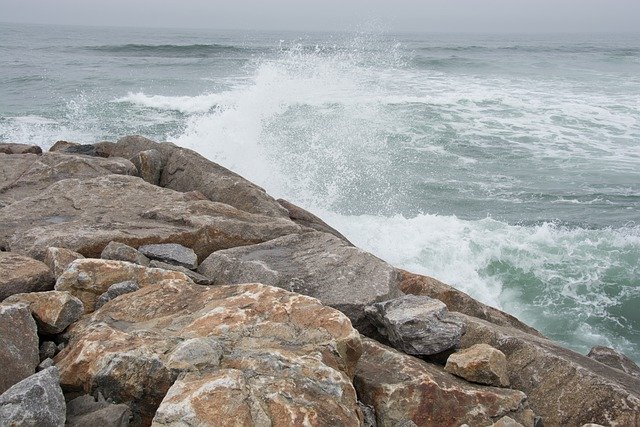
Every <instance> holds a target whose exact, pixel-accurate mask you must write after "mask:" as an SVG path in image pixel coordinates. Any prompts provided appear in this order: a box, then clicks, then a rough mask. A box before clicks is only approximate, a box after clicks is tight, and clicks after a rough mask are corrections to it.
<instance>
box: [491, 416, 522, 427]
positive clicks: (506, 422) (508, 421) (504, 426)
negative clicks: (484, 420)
mask: <svg viewBox="0 0 640 427" xmlns="http://www.w3.org/2000/svg"><path fill="white" fill-rule="evenodd" d="M491 427H524V426H523V425H522V424H520V423H519V422H517V421H516V420H514V419H513V418H511V417H508V416H506V415H505V416H504V417H502V418H500V419H499V420H498V421H496V422H495V423H494V424H493V425H492V426H491Z"/></svg>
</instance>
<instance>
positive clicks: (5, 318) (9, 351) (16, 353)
mask: <svg viewBox="0 0 640 427" xmlns="http://www.w3.org/2000/svg"><path fill="white" fill-rule="evenodd" d="M38 353H39V352H38V332H37V327H36V322H35V321H34V320H33V317H31V312H30V311H29V308H28V307H27V305H26V304H7V303H2V304H0V367H1V369H2V375H0V393H4V392H5V390H7V389H8V388H9V387H11V386H12V385H14V384H16V383H17V382H19V381H22V380H23V379H25V378H26V377H28V376H29V375H31V374H33V373H34V372H35V370H36V366H38V363H40V359H39V354H38Z"/></svg>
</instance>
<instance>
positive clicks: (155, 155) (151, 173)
mask: <svg viewBox="0 0 640 427" xmlns="http://www.w3.org/2000/svg"><path fill="white" fill-rule="evenodd" d="M131 162H132V163H133V164H134V165H136V168H138V174H139V175H140V178H142V179H144V180H145V181H147V182H148V183H149V184H153V185H158V184H160V177H161V175H162V169H163V168H164V158H163V156H162V153H160V152H159V151H158V150H153V149H152V150H145V151H140V152H139V153H138V154H137V155H135V156H133V157H132V158H131Z"/></svg>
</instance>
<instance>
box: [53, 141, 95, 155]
mask: <svg viewBox="0 0 640 427" xmlns="http://www.w3.org/2000/svg"><path fill="white" fill-rule="evenodd" d="M49 151H51V150H49ZM58 151H59V152H62V153H68V154H80V155H82V156H91V157H103V156H101V155H100V153H99V152H98V150H97V149H96V147H95V146H94V145H92V144H74V145H69V146H67V147H64V148H62V149H60V150H58Z"/></svg>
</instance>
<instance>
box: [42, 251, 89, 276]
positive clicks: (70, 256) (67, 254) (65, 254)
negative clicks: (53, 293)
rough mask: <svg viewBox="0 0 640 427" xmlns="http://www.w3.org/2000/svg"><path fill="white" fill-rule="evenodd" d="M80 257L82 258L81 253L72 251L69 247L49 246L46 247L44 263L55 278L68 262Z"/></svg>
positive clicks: (65, 267)
mask: <svg viewBox="0 0 640 427" xmlns="http://www.w3.org/2000/svg"><path fill="white" fill-rule="evenodd" d="M82 258H84V256H83V255H82V254H79V253H78V252H74V251H72V250H71V249H66V248H54V247H51V248H47V253H46V255H45V257H44V263H45V264H47V266H48V267H49V269H50V270H51V271H52V272H53V276H54V277H55V278H56V279H57V278H58V276H60V275H61V274H62V272H63V271H65V270H66V269H67V267H68V266H69V264H71V263H72V262H73V261H75V260H77V259H82Z"/></svg>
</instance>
